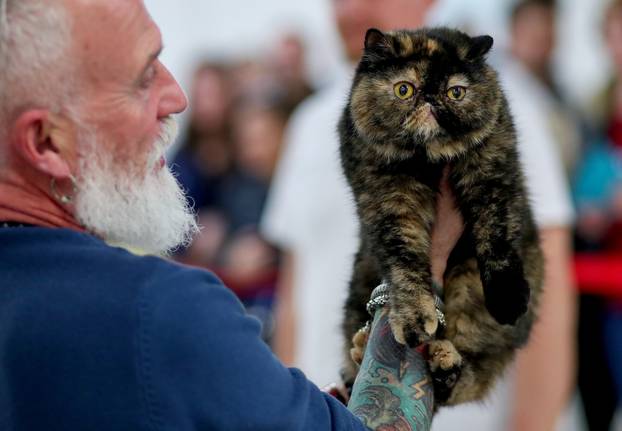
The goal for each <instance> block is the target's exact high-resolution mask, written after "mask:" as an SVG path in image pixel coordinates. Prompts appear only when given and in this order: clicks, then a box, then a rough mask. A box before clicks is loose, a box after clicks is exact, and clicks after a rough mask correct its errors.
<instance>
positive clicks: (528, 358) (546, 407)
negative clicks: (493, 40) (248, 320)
mask: <svg viewBox="0 0 622 431" xmlns="http://www.w3.org/2000/svg"><path fill="white" fill-rule="evenodd" d="M433 4H434V2H433V1H412V0H390V1H385V2H383V5H382V7H381V8H380V7H378V5H377V4H376V3H375V2H373V1H369V0H334V1H333V6H334V9H335V17H336V21H337V26H338V28H339V32H340V35H341V37H342V41H343V44H344V47H345V51H346V54H347V57H348V60H349V62H350V67H348V68H345V70H344V71H343V73H342V75H341V78H340V79H339V80H338V82H336V83H335V84H334V85H333V86H332V87H330V88H327V89H325V90H323V91H322V92H320V93H319V94H317V95H315V96H313V97H311V98H310V99H309V100H307V101H306V102H304V103H303V105H302V106H301V107H300V108H299V109H298V110H297V112H296V113H295V114H294V116H293V118H292V121H291V122H290V125H289V127H288V133H287V137H286V147H285V150H284V154H283V158H282V159H281V161H280V163H279V166H278V169H277V173H276V176H275V180H274V182H273V188H272V189H271V192H270V195H269V201H268V205H267V207H266V212H265V214H264V219H263V221H262V229H263V232H265V234H266V236H267V237H268V238H270V239H271V240H273V241H274V242H276V243H277V244H279V246H281V247H282V249H284V250H285V251H286V253H285V258H284V266H285V268H284V270H283V271H282V273H281V278H280V280H279V287H278V288H279V292H278V305H277V327H276V334H275V343H274V345H275V350H276V352H277V354H278V355H279V356H280V358H281V359H282V360H284V361H285V362H286V363H289V364H295V365H296V366H299V367H300V368H301V369H303V370H304V371H305V372H306V373H307V375H308V376H309V378H310V379H311V380H313V381H315V382H318V383H320V384H325V383H327V382H330V381H335V380H338V378H339V374H338V373H339V369H340V367H341V366H342V362H341V361H342V358H343V356H342V350H343V342H344V340H343V339H342V335H341V334H342V332H341V329H340V324H341V319H342V315H343V311H342V304H343V301H344V300H345V296H346V292H347V285H348V281H349V278H350V273H351V268H352V265H351V263H352V259H353V255H354V253H355V252H356V249H357V244H358V226H357V222H356V215H355V209H354V206H353V202H352V197H351V195H350V192H349V190H348V188H347V185H346V183H345V180H344V178H343V177H342V174H341V167H340V164H339V159H338V145H339V144H338V140H337V135H336V132H335V127H336V123H337V121H338V119H339V116H340V114H341V112H342V109H343V106H344V104H345V101H346V98H347V93H348V91H349V88H350V84H351V81H350V79H351V76H352V70H353V65H354V64H355V63H356V62H357V61H358V59H359V57H360V55H361V53H362V48H363V40H364V35H365V32H366V31H367V29H368V28H370V27H377V28H380V29H383V30H390V29H396V28H415V27H420V26H422V25H423V24H424V22H425V21H426V15H428V14H429V13H430V11H431V9H432V6H433ZM529 105H530V102H529V101H527V103H526V104H524V105H523V106H524V109H527V110H528V109H529ZM523 126H525V124H523ZM527 126H529V124H527ZM519 127H520V125H519ZM532 127H535V128H538V129H539V130H540V131H539V132H538V133H541V134H542V133H544V134H545V138H544V139H540V138H539V136H536V139H535V140H533V141H529V142H523V143H522V148H521V150H522V152H523V153H524V154H523V158H524V162H525V165H526V166H525V168H526V173H527V176H528V178H529V187H530V190H531V191H532V193H533V192H534V191H537V192H538V193H536V194H537V195H538V196H537V199H536V207H535V208H534V209H535V214H536V217H537V220H538V222H539V224H540V227H541V234H542V241H543V248H544V251H545V255H546V261H547V278H546V285H545V290H546V291H547V294H546V295H545V298H544V304H543V307H542V319H541V321H540V323H539V324H538V325H537V327H536V328H535V331H534V334H533V341H532V343H531V344H530V345H529V347H528V348H527V349H526V350H525V351H524V352H522V354H521V355H520V358H519V360H518V364H517V367H516V371H515V373H514V374H515V375H514V380H515V382H517V383H516V384H515V385H514V386H508V385H507V384H501V385H499V386H500V387H499V388H498V390H497V391H496V393H495V394H494V395H493V396H492V398H491V399H490V400H489V402H487V403H486V404H485V405H483V406H482V405H463V406H458V407H455V408H452V409H443V410H441V411H440V412H439V414H438V415H437V416H436V417H435V420H434V423H433V428H432V429H433V430H437V431H441V430H455V429H462V428H470V427H472V428H474V429H480V430H491V431H497V430H500V429H511V430H535V431H538V430H547V431H548V430H551V429H553V427H554V424H555V422H556V421H557V419H558V417H559V416H560V414H561V412H562V410H563V409H564V408H565V406H566V404H567V402H568V398H569V394H570V392H571V388H572V385H573V373H574V359H573V358H574V342H573V340H574V298H573V283H572V281H571V279H570V256H571V245H570V234H569V227H570V224H571V221H572V207H571V204H570V200H569V196H568V190H567V186H566V183H565V175H564V169H563V167H562V164H561V162H560V161H559V156H558V153H557V150H556V147H555V145H556V144H555V140H554V139H552V138H551V137H550V136H549V132H548V130H549V129H548V126H547V125H546V124H544V123H543V121H541V120H539V121H538V122H536V124H534V125H532ZM527 128H529V127H527ZM542 130H544V132H542ZM433 270H434V269H433ZM440 273H441V274H442V270H441V271H440ZM551 358H555V360H551ZM510 392H511V393H510Z"/></svg>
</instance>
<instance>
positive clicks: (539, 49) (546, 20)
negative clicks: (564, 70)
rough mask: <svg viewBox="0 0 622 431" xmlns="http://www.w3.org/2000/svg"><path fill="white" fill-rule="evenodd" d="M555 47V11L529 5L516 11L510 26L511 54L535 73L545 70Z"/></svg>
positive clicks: (542, 6) (550, 8)
mask: <svg viewBox="0 0 622 431" xmlns="http://www.w3.org/2000/svg"><path fill="white" fill-rule="evenodd" d="M554 47H555V10H554V8H552V7H547V6H544V5H536V4H534V5H529V6H525V7H524V8H523V9H521V10H520V11H518V13H517V14H516V15H515V16H514V21H513V24H512V53H513V54H514V56H515V57H516V58H517V59H518V60H520V61H521V62H522V63H523V64H525V65H526V66H527V67H528V68H529V69H531V70H532V71H535V72H540V71H542V70H546V69H547V68H548V66H549V62H550V59H551V56H552V54H553V48H554Z"/></svg>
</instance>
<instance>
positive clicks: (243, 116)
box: [234, 108, 285, 181]
mask: <svg viewBox="0 0 622 431" xmlns="http://www.w3.org/2000/svg"><path fill="white" fill-rule="evenodd" d="M234 125H235V127H234V138H235V155H236V156H235V157H236V162H237V164H238V166H240V167H241V168H242V169H244V171H246V172H249V173H251V174H252V175H254V176H255V177H257V178H261V179H263V180H266V181H269V180H270V178H271V176H272V172H273V171H274V167H275V165H276V162H277V159H278V156H279V150H280V148H281V143H282V141H283V132H284V129H285V119H284V118H283V116H282V115H280V114H279V113H278V112H276V111H273V110H270V109H262V108H247V109H245V110H243V111H241V112H240V113H238V114H237V115H236V118H235V120H234Z"/></svg>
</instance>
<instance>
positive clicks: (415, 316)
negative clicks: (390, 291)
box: [389, 306, 438, 347]
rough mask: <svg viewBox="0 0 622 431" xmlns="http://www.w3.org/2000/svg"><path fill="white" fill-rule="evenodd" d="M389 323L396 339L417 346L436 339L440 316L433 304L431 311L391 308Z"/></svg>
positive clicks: (410, 345) (404, 343)
mask: <svg viewBox="0 0 622 431" xmlns="http://www.w3.org/2000/svg"><path fill="white" fill-rule="evenodd" d="M389 323H390V325H391V330H392V331H393V336H394V337H395V340H396V341H397V342H398V343H400V344H402V345H407V346H409V347H417V346H419V345H421V344H424V343H427V342H428V341H430V340H432V339H434V336H435V335H436V330H437V329H438V317H437V315H436V310H435V309H434V306H432V310H431V312H429V311H428V310H420V311H419V312H414V313H405V311H404V310H403V309H400V310H399V311H394V310H393V309H392V310H391V313H390V314H389Z"/></svg>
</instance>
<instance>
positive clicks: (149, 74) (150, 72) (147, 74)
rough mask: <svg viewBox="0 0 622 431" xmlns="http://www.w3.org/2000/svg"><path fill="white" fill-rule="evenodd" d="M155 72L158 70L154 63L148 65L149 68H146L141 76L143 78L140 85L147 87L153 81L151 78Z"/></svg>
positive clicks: (154, 75) (153, 77)
mask: <svg viewBox="0 0 622 431" xmlns="http://www.w3.org/2000/svg"><path fill="white" fill-rule="evenodd" d="M157 72H158V71H157V69H156V66H155V65H152V66H150V67H149V69H147V71H146V72H145V75H144V76H143V79H142V80H141V82H140V86H141V87H143V88H147V87H149V86H150V85H151V83H152V82H153V80H154V79H155V77H156V75H157Z"/></svg>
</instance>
